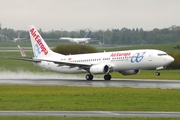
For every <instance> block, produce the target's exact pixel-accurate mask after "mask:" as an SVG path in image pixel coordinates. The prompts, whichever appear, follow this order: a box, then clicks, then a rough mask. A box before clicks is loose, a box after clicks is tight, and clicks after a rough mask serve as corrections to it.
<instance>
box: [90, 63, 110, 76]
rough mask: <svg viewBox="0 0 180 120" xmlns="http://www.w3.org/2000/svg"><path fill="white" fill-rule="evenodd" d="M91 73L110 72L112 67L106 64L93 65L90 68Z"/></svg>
mask: <svg viewBox="0 0 180 120" xmlns="http://www.w3.org/2000/svg"><path fill="white" fill-rule="evenodd" d="M89 71H90V73H91V74H107V73H109V72H110V67H109V66H108V65H106V64H98V65H93V66H91V67H90V69H89Z"/></svg>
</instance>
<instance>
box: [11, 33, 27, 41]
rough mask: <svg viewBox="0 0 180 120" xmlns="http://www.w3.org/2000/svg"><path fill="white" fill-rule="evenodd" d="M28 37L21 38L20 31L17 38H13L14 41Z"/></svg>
mask: <svg viewBox="0 0 180 120" xmlns="http://www.w3.org/2000/svg"><path fill="white" fill-rule="evenodd" d="M25 39H27V38H20V32H19V33H18V37H17V38H13V42H17V41H19V42H20V41H21V40H25Z"/></svg>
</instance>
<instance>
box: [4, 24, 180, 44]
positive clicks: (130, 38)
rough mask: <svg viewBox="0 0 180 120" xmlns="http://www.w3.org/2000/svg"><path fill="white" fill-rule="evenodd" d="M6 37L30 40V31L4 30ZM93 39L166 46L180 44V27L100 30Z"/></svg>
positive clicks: (55, 34) (52, 34)
mask: <svg viewBox="0 0 180 120" xmlns="http://www.w3.org/2000/svg"><path fill="white" fill-rule="evenodd" d="M39 32H40V34H41V35H42V37H43V38H45V39H59V38H60V37H72V38H75V37H84V36H85V34H86V31H85V30H80V31H60V30H51V31H49V32H43V31H42V29H39ZM2 33H3V35H4V36H7V38H6V39H7V40H12V39H13V38H17V37H18V34H19V33H20V37H22V38H29V33H28V31H19V30H17V31H16V30H13V29H8V28H4V29H2ZM91 38H92V39H93V40H99V41H100V42H101V43H104V44H118V45H133V44H134V45H135V44H164V43H174V42H180V27H179V26H171V27H169V28H164V29H158V28H155V29H153V30H150V31H144V30H143V29H142V28H140V29H138V28H136V29H134V28H133V29H128V28H121V29H112V30H109V29H107V30H98V31H92V35H91Z"/></svg>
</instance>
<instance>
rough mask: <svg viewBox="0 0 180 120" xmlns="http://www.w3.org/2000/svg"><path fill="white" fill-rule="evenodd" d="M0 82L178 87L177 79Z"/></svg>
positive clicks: (3, 81)
mask: <svg viewBox="0 0 180 120" xmlns="http://www.w3.org/2000/svg"><path fill="white" fill-rule="evenodd" d="M0 84H18V85H51V86H53V85H56V86H92V87H132V88H162V89H180V81H179V80H140V79H112V80H111V81H104V80H102V79H98V78H96V80H93V81H87V80H84V79H83V78H81V79H80V78H78V79H77V78H76V79H0Z"/></svg>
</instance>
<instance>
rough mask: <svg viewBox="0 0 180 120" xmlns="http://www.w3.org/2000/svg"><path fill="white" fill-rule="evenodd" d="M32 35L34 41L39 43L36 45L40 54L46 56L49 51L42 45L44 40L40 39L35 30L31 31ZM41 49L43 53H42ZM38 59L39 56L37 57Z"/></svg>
mask: <svg viewBox="0 0 180 120" xmlns="http://www.w3.org/2000/svg"><path fill="white" fill-rule="evenodd" d="M30 33H31V35H32V36H33V38H34V40H35V41H36V42H37V44H36V45H35V47H36V49H37V52H38V54H40V53H41V52H43V53H44V55H47V54H48V51H47V49H46V48H45V46H44V44H43V43H42V40H41V39H42V38H41V37H40V35H38V34H36V30H35V29H34V28H32V29H31V30H30ZM40 49H41V51H40ZM36 57H37V56H36Z"/></svg>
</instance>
